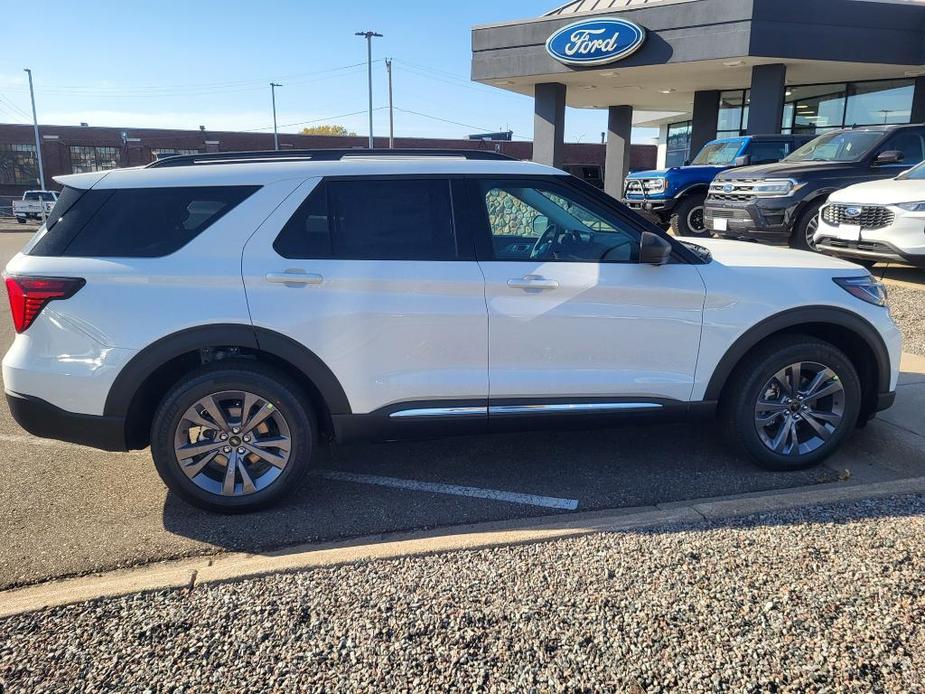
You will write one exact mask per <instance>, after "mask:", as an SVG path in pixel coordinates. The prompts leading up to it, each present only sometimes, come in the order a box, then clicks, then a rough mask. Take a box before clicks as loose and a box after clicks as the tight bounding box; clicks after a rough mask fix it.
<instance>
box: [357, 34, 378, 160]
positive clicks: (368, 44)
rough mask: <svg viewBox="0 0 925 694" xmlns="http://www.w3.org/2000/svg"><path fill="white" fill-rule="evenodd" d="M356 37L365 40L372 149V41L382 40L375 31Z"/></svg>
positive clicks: (370, 143)
mask: <svg viewBox="0 0 925 694" xmlns="http://www.w3.org/2000/svg"><path fill="white" fill-rule="evenodd" d="M356 35H357V36H362V37H363V38H365V39H366V81H367V85H368V87H369V148H370V149H374V148H375V146H376V143H375V142H374V141H373V39H374V38H377V39H379V38H382V34H377V33H376V32H375V31H358V32H356Z"/></svg>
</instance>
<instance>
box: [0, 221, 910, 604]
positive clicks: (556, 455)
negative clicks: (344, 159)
mask: <svg viewBox="0 0 925 694" xmlns="http://www.w3.org/2000/svg"><path fill="white" fill-rule="evenodd" d="M30 232H31V230H30ZM28 236H29V232H27V233H21V232H19V231H18V230H14V231H3V229H0V262H2V263H3V264H5V263H6V262H7V260H8V259H9V258H10V257H11V256H12V255H13V254H14V253H15V252H16V251H17V250H18V249H19V248H20V247H21V246H22V244H24V243H25V241H26V240H27V238H28ZM4 304H5V300H4ZM12 337H13V334H12V325H11V322H10V321H9V319H8V318H6V317H0V348H2V349H3V350H5V349H6V346H7V345H8V344H9V343H10V341H11V340H12ZM921 441H922V440H921V438H920V437H918V436H916V435H915V434H913V433H911V432H908V431H905V430H903V429H902V428H900V427H897V426H893V425H891V424H889V423H887V422H874V423H872V424H871V425H870V426H868V427H867V428H866V429H865V430H863V431H860V432H858V433H856V434H855V435H854V438H853V439H852V440H851V441H850V442H849V445H847V446H846V447H845V448H844V450H843V451H842V452H841V453H839V454H838V455H837V456H835V457H834V458H832V459H831V461H830V462H829V463H828V464H827V465H824V466H821V467H818V468H815V469H813V470H808V471H803V472H797V473H769V472H766V471H763V470H760V469H757V468H755V467H754V466H753V465H752V464H751V463H750V462H749V461H748V460H746V459H744V458H741V457H738V456H735V455H731V454H730V453H729V452H728V451H727V450H726V448H725V446H724V444H723V443H722V441H721V439H720V437H719V436H718V433H717V432H716V431H715V430H713V429H712V428H711V427H710V426H705V425H704V424H702V423H700V424H673V425H667V426H666V425H659V426H634V427H626V428H621V429H613V430H608V431H595V432H533V433H525V434H509V435H491V436H481V437H469V438H454V439H447V440H440V441H425V442H409V443H395V444H376V445H352V446H343V447H338V448H337V449H334V450H324V451H322V452H321V453H320V454H319V460H318V467H319V472H318V474H316V475H313V476H312V477H310V478H309V479H308V481H307V483H306V484H305V486H304V487H303V488H302V489H300V490H298V491H297V492H296V493H295V494H293V495H292V496H291V497H290V498H289V499H288V500H287V501H286V502H285V503H283V504H282V505H280V506H278V507H276V508H274V509H271V510H267V511H264V512H260V513H256V514H250V515H246V516H237V517H227V516H218V515H213V514H208V513H204V512H201V511H198V510H196V509H193V508H191V507H189V506H187V505H186V504H184V503H183V502H182V501H180V500H178V499H177V498H176V497H175V496H173V495H172V494H169V493H168V492H167V491H166V489H165V488H164V486H163V485H162V483H161V481H160V479H159V478H158V477H157V474H156V473H155V471H154V468H153V465H152V463H151V460H150V457H149V455H148V452H147V451H139V452H133V453H126V454H117V453H106V452H100V451H95V450H92V449H89V448H84V447H80V446H74V445H69V444H61V443H57V442H52V441H43V440H39V439H36V438H34V437H31V436H28V435H27V434H25V432H23V431H21V430H20V429H19V428H18V427H17V426H16V424H15V422H13V421H12V419H11V417H10V414H9V412H8V410H7V408H6V406H5V404H3V405H0V451H2V454H3V455H0V475H2V478H3V479H4V480H6V484H4V485H2V488H0V537H3V538H4V542H3V543H2V544H0V588H3V587H9V586H13V585H21V584H27V583H34V582H38V581H42V580H45V579H48V578H52V577H57V576H66V575H75V574H82V573H88V572H93V571H98V570H103V569H111V568H117V567H122V566H129V565H135V564H140V563H145V562H150V561H155V560H159V559H166V558H171V557H178V556H185V555H191V554H199V553H208V552H216V551H222V550H235V551H250V552H260V551H264V550H270V549H274V548H278V547H284V546H288V545H294V544H300V543H305V542H314V541H324V540H334V539H342V538H350V537H355V536H368V535H373V534H379V533H389V532H394V531H398V530H412V529H425V528H435V527H443V526H453V525H458V524H462V523H475V522H481V521H492V520H503V519H510V518H518V517H529V516H537V515H548V514H553V513H569V512H572V511H589V510H594V509H607V508H621V507H628V506H645V505H651V504H655V503H664V502H670V501H680V500H685V499H692V498H703V497H713V496H722V495H727V494H737V493H746V492H759V491H763V490H770V489H785V488H790V487H798V486H803V485H812V484H817V483H824V482H833V481H835V480H839V479H842V480H848V481H849V482H857V483H864V482H868V481H886V480H891V479H899V478H902V477H906V476H918V475H923V474H925V447H923V446H922V445H921Z"/></svg>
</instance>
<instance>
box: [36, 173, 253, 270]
mask: <svg viewBox="0 0 925 694" xmlns="http://www.w3.org/2000/svg"><path fill="white" fill-rule="evenodd" d="M258 188H259V186H210V187H190V188H125V189H120V190H89V191H86V192H83V193H82V194H77V192H75V193H74V194H73V195H71V194H69V191H67V190H65V194H63V195H62V200H61V201H59V202H58V204H57V205H56V206H55V209H54V210H53V211H52V216H51V218H50V219H49V221H48V224H47V228H48V231H47V232H46V233H45V234H44V235H43V236H42V237H41V238H40V239H38V241H37V242H36V244H35V245H34V247H33V248H32V250H31V251H30V255H38V256H70V257H94V258H158V257H162V256H165V255H169V254H171V253H173V252H175V251H177V250H179V249H180V248H182V247H183V246H185V245H186V244H187V243H189V242H190V241H191V240H193V239H194V238H196V236H198V235H199V234H201V233H202V232H203V231H205V230H206V229H207V228H208V227H209V226H211V225H212V224H214V223H215V222H217V221H218V220H219V219H221V218H222V217H223V216H224V215H226V214H227V213H228V212H230V211H231V210H232V209H234V208H235V207H236V206H237V205H239V204H240V203H241V202H243V201H244V200H245V199H246V198H248V197H249V196H250V195H252V194H253V193H254V192H255V191H256V190H257V189H258ZM65 197H67V198H70V199H69V200H67V201H66V202H70V203H71V204H70V205H67V206H64V205H62V204H61V203H62V202H65V200H64V198H65ZM59 207H60V208H62V209H61V210H60V212H59V210H58V208H59Z"/></svg>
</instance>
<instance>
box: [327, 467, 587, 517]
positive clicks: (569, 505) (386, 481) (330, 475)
mask: <svg viewBox="0 0 925 694" xmlns="http://www.w3.org/2000/svg"><path fill="white" fill-rule="evenodd" d="M313 474H315V475H316V476H317V477H323V478H324V479H327V480H337V481H339V482H356V483H358V484H374V485H376V486H379V487H394V488H396V489H410V490H411V491H415V492H432V493H434V494H452V495H453V496H471V497H475V498H477V499H492V500H494V501H506V502H508V503H511V504H523V505H525V506H543V507H544V508H558V509H563V510H565V511H574V510H575V509H576V508H578V500H577V499H559V498H556V497H554V496H538V495H536V494H518V493H516V492H504V491H501V490H499V489H481V488H479V487H460V486H458V485H455V484H438V483H435V482H419V481H417V480H403V479H399V478H398V477H380V476H379V475H357V474H354V473H352V472H336V471H334V470H317V471H316V472H315V473H313Z"/></svg>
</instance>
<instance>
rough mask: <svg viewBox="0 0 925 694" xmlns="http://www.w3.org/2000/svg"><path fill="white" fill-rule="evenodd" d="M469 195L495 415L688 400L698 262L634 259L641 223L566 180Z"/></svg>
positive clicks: (499, 186) (486, 188) (490, 184)
mask: <svg viewBox="0 0 925 694" xmlns="http://www.w3.org/2000/svg"><path fill="white" fill-rule="evenodd" d="M471 194H472V195H473V197H474V198H475V199H477V200H478V201H479V207H480V208H481V210H482V217H483V222H482V224H481V227H482V228H481V229H480V230H479V233H480V234H481V237H480V241H479V264H480V266H481V268H482V272H483V273H484V275H485V280H486V300H487V303H488V315H489V319H488V320H489V349H488V351H489V383H490V405H491V409H490V412H491V413H499V412H500V413H503V412H505V409H504V403H510V407H511V409H512V411H514V410H515V409H516V405H518V404H519V405H521V406H524V407H534V408H535V410H534V411H541V410H542V408H543V407H544V406H546V404H548V409H549V410H550V411H555V410H556V409H560V410H567V411H578V410H580V408H581V407H586V408H587V409H588V410H589V411H591V410H593V409H595V408H598V409H607V407H611V408H614V409H617V408H620V407H624V408H626V409H632V406H633V405H634V404H638V405H640V407H641V408H642V409H645V408H652V407H659V406H660V405H659V404H658V403H661V404H662V405H665V404H670V403H671V402H672V401H687V400H689V399H690V396H691V391H692V389H693V383H694V372H695V367H696V364H697V353H698V350H699V347H700V332H701V325H702V314H703V302H704V294H705V290H704V285H703V282H702V280H701V277H700V273H699V272H698V270H697V267H696V266H695V265H691V264H687V263H685V262H683V261H677V260H676V261H673V262H669V264H666V265H663V266H658V267H656V266H652V265H642V264H639V263H638V262H637V261H638V255H639V239H640V233H641V231H640V227H638V226H637V224H636V223H635V222H634V221H633V220H631V219H630V218H629V217H628V216H623V215H622V214H621V213H619V212H617V211H616V210H615V209H613V208H611V207H610V206H609V205H607V204H605V203H602V202H601V201H600V200H595V196H594V194H592V193H591V192H585V191H582V190H580V189H579V188H578V187H576V186H575V185H574V184H571V183H570V182H569V179H568V178H565V177H563V180H562V181H561V182H556V181H553V180H551V179H550V178H549V177H544V178H542V179H539V178H537V179H522V180H514V179H496V180H480V181H478V182H473V190H472V192H471ZM600 195H603V194H600ZM488 239H490V241H488ZM608 399H612V401H613V402H612V403H610V402H608ZM584 401H587V402H584ZM666 401H667V402H666ZM572 406H574V409H573V410H569V407H572Z"/></svg>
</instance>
